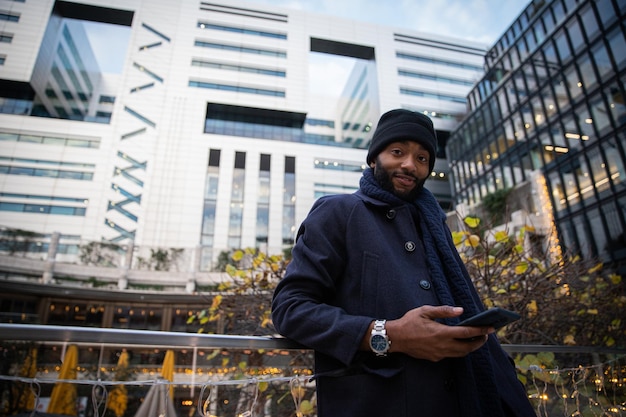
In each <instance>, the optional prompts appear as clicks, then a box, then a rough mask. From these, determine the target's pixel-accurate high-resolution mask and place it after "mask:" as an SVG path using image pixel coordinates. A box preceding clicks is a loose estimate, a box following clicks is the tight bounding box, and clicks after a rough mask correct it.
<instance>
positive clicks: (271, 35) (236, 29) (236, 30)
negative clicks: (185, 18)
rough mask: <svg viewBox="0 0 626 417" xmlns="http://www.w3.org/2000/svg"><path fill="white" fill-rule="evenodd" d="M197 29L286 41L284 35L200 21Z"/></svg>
mask: <svg viewBox="0 0 626 417" xmlns="http://www.w3.org/2000/svg"><path fill="white" fill-rule="evenodd" d="M198 27H199V28H200V29H212V30H221V31H224V32H231V33H241V34H244V35H253V36H261V37H265V38H274V39H287V34H286V33H280V32H268V31H265V30H255V29H247V28H242V27H235V26H226V25H220V24H216V23H209V22H202V21H200V22H198Z"/></svg>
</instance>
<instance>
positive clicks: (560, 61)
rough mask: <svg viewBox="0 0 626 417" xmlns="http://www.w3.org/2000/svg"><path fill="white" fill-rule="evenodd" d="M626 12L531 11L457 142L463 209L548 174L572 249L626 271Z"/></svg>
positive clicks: (543, 7)
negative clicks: (488, 195)
mask: <svg viewBox="0 0 626 417" xmlns="http://www.w3.org/2000/svg"><path fill="white" fill-rule="evenodd" d="M625 14H626V2H624V1H623V0H596V1H574V0H554V1H547V2H546V1H541V2H540V1H535V2H533V3H531V4H530V5H529V6H528V7H527V8H526V10H525V11H524V12H523V13H522V14H521V15H520V17H519V18H518V19H517V20H516V21H515V22H514V24H513V25H512V26H511V27H510V28H509V29H508V30H507V32H506V33H505V34H504V36H503V37H502V38H501V39H500V40H499V41H498V42H497V43H496V45H495V46H494V47H493V48H492V50H491V51H490V52H489V53H488V54H487V57H486V65H487V74H486V76H485V77H484V78H483V79H482V80H481V81H480V82H479V83H478V84H477V85H476V87H475V88H474V89H473V90H472V92H471V93H470V95H469V97H468V104H469V107H470V115H469V116H468V117H467V118H466V119H465V120H464V121H463V123H462V124H461V125H460V126H459V127H458V128H457V129H456V130H455V131H454V132H453V133H452V135H451V137H450V140H449V142H448V148H447V152H448V159H449V161H451V162H450V164H451V171H452V175H453V192H454V194H455V197H454V198H455V202H456V203H457V204H464V205H467V206H470V207H471V206H473V205H475V204H477V203H479V202H480V201H481V199H482V198H484V197H485V195H487V194H490V193H493V192H494V191H496V190H500V189H509V188H513V187H516V186H519V185H520V184H522V183H524V182H526V181H528V180H529V179H530V178H531V174H535V173H537V172H540V173H541V174H542V175H543V176H544V177H545V180H546V186H547V192H548V194H549V196H550V199H551V203H552V208H553V213H552V215H553V217H554V221H555V226H556V229H557V232H558V235H559V240H560V243H561V245H562V246H563V249H565V250H566V251H571V252H573V253H578V254H581V255H583V256H594V257H599V258H601V259H602V260H603V261H605V262H615V263H617V264H618V265H621V267H622V268H624V265H626V209H625V207H626V205H624V202H625V201H626V177H625V176H626V171H625V170H624V165H625V161H626V157H625V143H626V140H625V135H626V107H625V105H624V96H625V90H624V83H625V81H626V26H625V25H624V21H625V19H624V17H625Z"/></svg>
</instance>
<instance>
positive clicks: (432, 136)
mask: <svg viewBox="0 0 626 417" xmlns="http://www.w3.org/2000/svg"><path fill="white" fill-rule="evenodd" d="M403 140H411V141H414V142H417V143H419V144H421V145H422V146H423V147H424V148H426V150H428V153H429V154H430V160H429V164H430V170H429V172H432V170H433V167H434V166H435V159H436V155H437V134H436V133H435V128H434V127H433V122H432V121H431V120H430V118H429V117H428V116H426V115H424V114H422V113H416V112H413V111H410V110H404V109H396V110H390V111H388V112H387V113H385V114H383V115H382V116H381V117H380V120H379V121H378V126H377V127H376V131H374V136H372V141H371V142H370V148H369V152H368V153H367V164H368V165H369V164H370V162H372V161H373V160H374V159H376V156H377V155H378V154H379V153H381V152H382V151H383V149H385V148H386V147H387V145H389V144H390V143H393V142H399V141H403Z"/></svg>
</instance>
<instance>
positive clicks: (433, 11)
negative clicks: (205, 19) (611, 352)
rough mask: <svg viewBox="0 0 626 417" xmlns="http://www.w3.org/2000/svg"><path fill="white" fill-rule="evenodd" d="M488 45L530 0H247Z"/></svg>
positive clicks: (492, 42) (493, 41)
mask: <svg viewBox="0 0 626 417" xmlns="http://www.w3.org/2000/svg"><path fill="white" fill-rule="evenodd" d="M248 1H249V2H250V3H257V4H266V5H272V6H278V7H285V8H288V9H297V10H304V11H307V12H315V13H320V14H327V15H331V16H336V17H341V18H344V19H350V20H356V21H361V22H368V23H376V24H380V25H385V26H393V27H398V28H405V29H411V30H417V31H420V32H426V33H432V34H435V35H444V36H453V37H456V38H463V39H466V40H470V41H476V42H480V43H483V44H484V45H485V46H491V45H492V44H494V43H495V41H496V40H497V39H498V38H499V37H500V35H502V34H503V33H504V31H505V30H506V29H507V28H508V27H509V26H510V25H511V23H513V20H514V19H515V18H516V17H517V16H519V14H520V13H521V12H522V11H523V10H524V9H525V8H526V6H528V5H529V4H530V3H531V0H429V1H427V0H248Z"/></svg>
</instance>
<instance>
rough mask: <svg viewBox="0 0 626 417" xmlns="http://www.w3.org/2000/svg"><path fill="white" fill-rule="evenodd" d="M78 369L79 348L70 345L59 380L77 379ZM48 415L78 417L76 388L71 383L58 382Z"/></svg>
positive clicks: (51, 397)
mask: <svg viewBox="0 0 626 417" xmlns="http://www.w3.org/2000/svg"><path fill="white" fill-rule="evenodd" d="M77 367H78V348H77V347H76V345H70V346H69V347H68V348H67V351H66V352H65V357H64V358H63V363H62V364H61V370H60V371H59V379H76V374H77V372H76V368H77ZM47 412H48V413H56V414H65V415H68V416H75V415H76V386H75V385H74V384H71V383H69V382H57V383H55V384H54V387H53V388H52V394H51V395H50V403H49V404H48V410H47Z"/></svg>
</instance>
